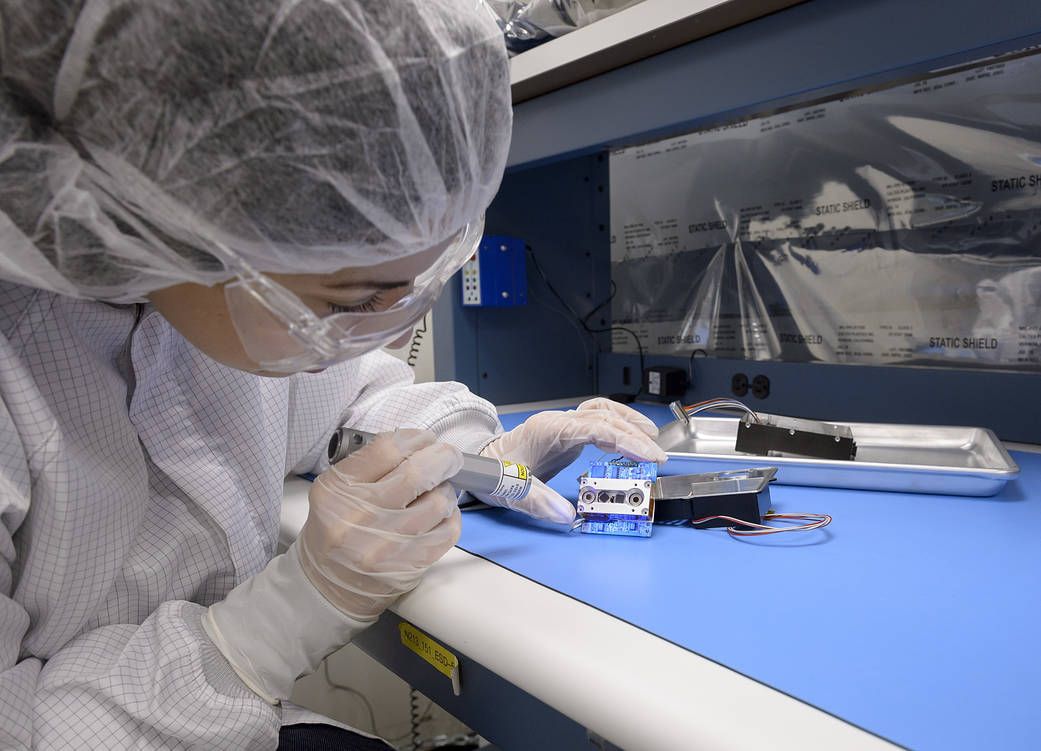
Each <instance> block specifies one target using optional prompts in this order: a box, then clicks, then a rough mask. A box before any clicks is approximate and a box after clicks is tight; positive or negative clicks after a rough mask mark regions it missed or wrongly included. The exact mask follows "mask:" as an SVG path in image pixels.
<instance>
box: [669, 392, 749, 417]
mask: <svg viewBox="0 0 1041 751" xmlns="http://www.w3.org/2000/svg"><path fill="white" fill-rule="evenodd" d="M680 408H681V409H682V410H683V412H684V413H685V414H686V415H687V417H688V418H690V417H693V416H694V415H696V414H699V413H701V412H725V411H731V412H744V413H745V414H746V415H748V416H749V417H751V418H752V419H753V420H754V421H755V422H759V415H757V414H756V413H755V411H754V410H752V409H751V408H750V407H747V406H745V404H744V403H743V402H739V401H738V400H737V399H730V398H729V397H725V396H720V397H716V398H715V399H707V400H706V401H703V402H697V403H696V404H685V405H681V406H680Z"/></svg>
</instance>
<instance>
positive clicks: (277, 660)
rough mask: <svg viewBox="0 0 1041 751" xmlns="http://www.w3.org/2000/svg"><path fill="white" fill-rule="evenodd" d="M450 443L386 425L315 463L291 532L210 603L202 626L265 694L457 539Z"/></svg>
mask: <svg viewBox="0 0 1041 751" xmlns="http://www.w3.org/2000/svg"><path fill="white" fill-rule="evenodd" d="M462 463H463V459H462V455H461V454H460V453H459V450H458V449H456V448H454V447H452V446H449V445H447V444H442V443H436V439H435V438H434V434H433V433H430V432H427V431H420V430H399V431H397V432H395V433H385V434H382V435H380V436H377V437H376V439H375V440H374V441H373V442H372V443H371V444H369V445H368V446H365V447H364V448H362V449H361V450H359V451H357V452H355V453H354V454H353V455H351V456H350V457H348V458H347V459H344V460H343V461H342V462H340V463H339V464H337V465H336V466H334V467H331V468H330V469H328V470H327V471H326V472H324V473H323V474H322V475H321V476H320V477H319V478H318V479H317V480H316V481H315V483H314V485H313V486H312V488H311V493H310V496H309V501H310V512H309V514H308V517H307V521H306V522H305V523H304V528H303V530H302V531H301V533H300V537H299V538H298V539H297V541H296V542H295V543H293V545H292V546H291V547H290V549H289V552H287V553H286V554H285V555H280V556H276V557H275V558H274V559H273V560H272V561H271V563H269V564H268V566H267V567H266V568H265V569H264V570H263V571H261V572H260V573H259V574H257V575H256V576H253V577H251V578H250V579H247V580H246V581H245V582H243V583H242V584H240V585H238V586H237V587H235V589H233V590H232V591H231V592H230V593H229V594H228V596H227V597H226V598H225V599H224V600H222V601H221V602H218V603H216V604H214V605H212V606H211V607H210V608H209V609H208V610H207V613H206V616H205V617H204V618H203V628H204V629H205V630H206V633H207V634H208V635H209V637H210V639H211V640H212V641H213V643H214V644H215V645H216V646H217V648H218V649H219V650H220V651H221V652H222V653H223V654H224V656H225V657H226V658H227V660H228V662H229V663H230V664H231V667H232V668H233V669H234V670H235V672H236V673H237V674H238V676H239V677H240V678H241V679H242V681H243V682H244V683H245V684H246V685H247V686H249V687H250V688H251V689H252V690H253V691H254V692H255V693H256V694H257V695H258V696H260V697H261V698H262V699H264V700H265V701H267V702H270V703H272V704H277V703H278V702H279V701H281V700H282V699H286V698H288V696H289V694H290V692H291V691H292V689H293V682H294V681H295V680H296V679H297V678H298V677H299V676H301V675H305V674H307V673H311V672H314V671H315V670H316V669H317V667H318V665H319V664H320V663H321V661H322V660H323V659H324V658H325V657H326V656H328V655H329V654H331V653H332V652H334V651H335V650H337V649H339V648H340V647H342V646H343V645H345V644H347V643H348V642H349V641H350V640H351V639H352V638H353V637H354V636H356V635H357V634H359V633H361V632H362V631H364V630H365V629H366V628H367V627H368V626H369V625H371V624H372V623H373V622H374V621H375V620H376V618H377V616H378V615H379V614H380V613H381V612H382V611H383V610H384V609H385V608H386V607H387V606H388V605H390V604H391V603H392V602H393V601H394V600H395V599H396V598H397V597H399V596H400V595H401V594H403V593H405V592H407V591H409V590H410V589H412V588H413V587H415V586H416V584H417V583H418V582H419V579H420V577H421V576H422V575H423V572H424V571H426V569H427V568H428V567H429V566H430V565H431V564H433V563H434V562H435V561H437V560H438V559H439V558H441V556H443V555H444V554H445V553H446V552H447V551H448V550H449V548H451V547H452V546H453V545H454V544H455V543H456V541H457V540H458V539H459V532H460V515H459V508H458V503H457V497H456V493H455V491H454V490H453V489H452V488H451V486H449V485H447V484H445V480H446V479H447V478H449V477H452V476H453V475H455V474H456V473H457V472H458V471H459V469H460V467H462Z"/></svg>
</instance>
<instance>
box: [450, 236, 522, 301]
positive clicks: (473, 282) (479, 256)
mask: <svg viewBox="0 0 1041 751" xmlns="http://www.w3.org/2000/svg"><path fill="white" fill-rule="evenodd" d="M524 253H525V244H524V241H523V240H520V239H518V238H516V237H506V236H504V235H485V236H484V238H483V239H482V240H481V244H480V246H479V248H478V251H477V253H475V254H474V255H473V256H472V257H471V258H470V260H469V261H467V262H466V263H465V264H464V265H463V269H462V274H463V284H462V288H463V306H464V307H468V308H477V307H485V308H508V307H513V306H514V305H525V304H527V302H528V271H527V263H526V261H525V257H524Z"/></svg>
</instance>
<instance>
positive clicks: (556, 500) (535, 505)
mask: <svg viewBox="0 0 1041 751" xmlns="http://www.w3.org/2000/svg"><path fill="white" fill-rule="evenodd" d="M526 500H527V504H525V507H524V508H522V509H519V510H521V511H524V512H526V513H528V514H530V515H531V516H534V517H536V518H537V519H544V520H545V521H548V522H554V523H555V524H571V522H573V521H574V520H575V507H574V506H572V505H571V503H570V501H567V500H565V498H564V497H563V496H562V495H560V494H559V493H557V492H556V491H555V490H553V489H552V488H550V487H549V486H548V485H546V484H545V483H544V482H542V481H541V480H538V479H536V480H535V481H534V483H533V485H532V488H531V492H530V493H529V495H528V498H527V499H526Z"/></svg>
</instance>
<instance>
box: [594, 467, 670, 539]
mask: <svg viewBox="0 0 1041 751" xmlns="http://www.w3.org/2000/svg"><path fill="white" fill-rule="evenodd" d="M657 479H658V465H657V464H655V463H654V462H635V461H631V460H629V459H612V460H609V461H595V462H593V463H592V464H590V465H589V471H588V472H587V473H586V474H584V475H582V476H581V477H580V478H579V488H578V517H577V519H576V520H575V529H577V530H578V531H579V532H584V533H585V534H593V535H626V536H629V537H650V536H651V529H652V527H653V524H654V499H653V496H652V492H651V491H652V490H653V488H654V482H655V480H657Z"/></svg>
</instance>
